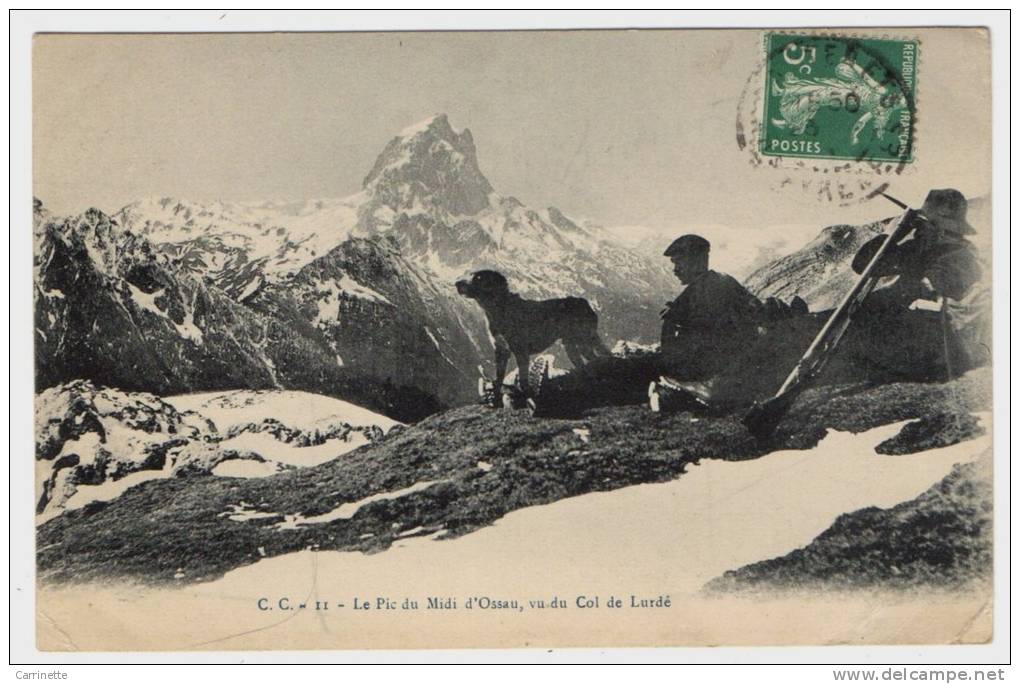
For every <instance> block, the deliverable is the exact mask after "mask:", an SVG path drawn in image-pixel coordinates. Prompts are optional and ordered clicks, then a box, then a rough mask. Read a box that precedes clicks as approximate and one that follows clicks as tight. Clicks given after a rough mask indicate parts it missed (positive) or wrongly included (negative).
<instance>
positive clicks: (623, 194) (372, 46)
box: [33, 29, 991, 239]
mask: <svg viewBox="0 0 1020 684" xmlns="http://www.w3.org/2000/svg"><path fill="white" fill-rule="evenodd" d="M899 31H902V29H900V30H899ZM913 35H916V36H919V37H920V38H921V42H922V47H921V59H920V62H919V64H918V71H917V73H918V89H919V92H918V119H919V132H918V143H917V161H916V162H915V163H914V164H913V165H912V166H911V167H910V168H909V169H908V170H907V172H906V173H904V174H903V175H902V176H898V177H896V178H895V179H893V180H892V181H891V187H890V192H892V193H894V194H896V195H898V196H900V197H901V198H902V199H904V200H905V201H907V202H909V203H912V204H919V203H920V202H921V201H922V200H923V197H924V194H925V193H926V192H927V190H928V189H929V188H931V187H947V186H952V187H957V188H959V189H960V190H962V191H963V192H964V193H965V194H967V195H968V196H976V195H983V194H988V192H989V190H990V182H991V175H990V174H991V171H990V169H991V152H990V104H989V99H990V84H989V73H988V71H989V64H990V57H989V53H988V43H987V35H986V34H985V33H983V32H982V31H980V30H977V29H972V30H965V31H961V32H956V33H953V32H952V31H950V30H939V29H933V30H932V29H929V30H917V31H915V32H914V34H912V36H913ZM760 45H761V35H760V33H759V32H757V31H729V32H722V31H710V30H700V31H699V30H694V31H572V32H514V33H388V34H380V33H361V34H337V33H333V34H326V33H322V34H220V35H216V34H199V35H130V34H125V35H113V36H110V35H107V36H103V35H40V36H37V37H36V38H35V44H34V50H33V60H34V61H33V127H34V128H33V146H34V153H33V157H34V162H33V165H34V170H33V185H34V194H35V195H36V196H37V197H39V198H40V199H41V200H42V201H43V203H44V205H46V206H47V207H49V208H50V209H51V210H52V211H54V212H55V213H58V214H62V213H73V212H78V211H82V210H84V209H85V208H88V207H90V206H96V207H99V208H100V209H103V210H105V211H115V210H116V209H118V208H120V207H121V206H124V205H125V204H128V203H130V202H132V201H134V200H137V199H140V198H142V197H147V196H151V195H170V196H175V197H181V198H185V199H193V200H210V199H224V200H264V199H309V198H321V197H343V196H347V195H350V194H353V193H355V192H357V191H358V190H359V189H360V188H361V182H362V179H363V178H364V176H365V175H366V174H367V173H368V171H369V170H370V169H371V167H372V164H373V162H374V161H375V158H376V156H377V155H378V154H379V152H381V151H382V149H383V147H384V146H385V144H386V143H387V142H388V141H389V140H390V139H391V138H392V137H393V136H394V135H396V134H397V132H399V131H400V130H401V129H403V128H405V127H406V126H408V125H409V124H412V123H414V122H416V121H419V120H421V119H424V118H426V117H428V116H430V115H432V114H435V113H439V112H445V113H446V114H448V116H449V119H450V122H451V124H452V125H453V126H454V127H455V128H457V129H462V128H469V129H470V130H471V132H472V135H473V137H474V140H475V144H476V146H477V148H478V157H479V165H480V167H481V169H482V172H483V173H484V174H485V175H486V176H487V177H488V178H489V180H490V182H491V183H492V185H493V186H494V187H495V188H496V189H497V191H499V192H500V193H502V194H505V195H513V196H516V197H518V198H519V199H520V200H522V201H523V202H525V203H526V204H528V205H531V206H534V207H545V206H556V207H558V208H560V209H561V210H562V211H563V212H564V213H566V214H567V215H568V216H572V217H576V218H585V219H589V220H591V221H594V222H597V223H600V224H603V225H607V226H637V227H640V229H641V230H648V231H652V232H654V233H661V234H664V235H665V234H676V233H678V232H683V231H688V230H696V229H697V227H698V226H699V225H712V226H722V227H725V228H726V229H728V230H731V231H752V230H762V229H766V230H770V231H779V233H777V234H782V233H783V232H784V231H786V232H789V233H797V234H800V233H804V234H806V233H807V232H817V229H818V227H821V226H825V225H832V224H836V223H860V222H863V221H868V220H873V219H876V218H881V217H884V216H888V215H890V214H892V213H895V210H892V209H891V205H889V204H887V203H885V202H884V200H879V201H872V202H869V203H867V204H863V205H854V206H851V207H840V206H836V205H834V204H832V203H830V202H825V201H820V200H818V199H817V198H816V197H815V195H814V194H813V193H809V192H804V191H803V190H802V189H801V184H800V180H802V179H800V178H798V177H796V176H794V180H795V181H797V182H793V183H787V184H785V185H783V184H782V181H783V180H784V178H786V177H788V173H785V172H780V171H779V170H777V169H767V168H756V167H754V166H752V165H751V163H750V162H749V156H748V154H747V152H746V151H742V150H740V149H739V148H738V146H737V144H736V137H735V129H736V118H737V108H738V103H739V102H740V99H741V93H742V91H743V89H744V86H745V84H746V83H747V82H748V79H749V77H750V76H751V74H752V72H753V71H754V69H755V67H756V66H757V64H758V63H759V62H760V61H761V59H762V55H761V48H760ZM964 54H965V55H967V58H966V59H961V58H960V55H964ZM752 104H754V105H758V103H752ZM805 180H808V181H811V180H816V179H813V178H807V179H805ZM738 234H741V233H740V232H738ZM759 239H764V238H759Z"/></svg>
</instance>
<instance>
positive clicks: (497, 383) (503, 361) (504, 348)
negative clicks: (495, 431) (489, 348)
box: [492, 337, 510, 406]
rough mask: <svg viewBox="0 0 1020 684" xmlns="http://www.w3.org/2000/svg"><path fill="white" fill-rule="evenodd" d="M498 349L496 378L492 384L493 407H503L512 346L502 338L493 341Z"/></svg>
mask: <svg viewBox="0 0 1020 684" xmlns="http://www.w3.org/2000/svg"><path fill="white" fill-rule="evenodd" d="M493 345H494V346H495V347H496V377H495V379H494V380H493V382H492V390H493V392H492V405H493V406H502V396H503V378H505V377H506V365H507V363H508V362H509V361H510V345H508V344H507V343H506V340H505V339H503V338H502V337H497V338H496V339H494V340H493Z"/></svg>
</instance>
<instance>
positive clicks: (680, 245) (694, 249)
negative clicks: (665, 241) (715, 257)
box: [662, 233, 711, 257]
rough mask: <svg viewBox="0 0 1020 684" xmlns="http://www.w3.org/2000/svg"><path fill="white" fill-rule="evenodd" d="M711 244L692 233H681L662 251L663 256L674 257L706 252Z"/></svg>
mask: <svg viewBox="0 0 1020 684" xmlns="http://www.w3.org/2000/svg"><path fill="white" fill-rule="evenodd" d="M710 247H711V244H710V243H709V242H708V240H706V239H705V238H703V237H701V236H700V235H695V234H694V233H689V234H688V235H681V236H680V237H678V238H677V239H676V240H673V243H672V244H671V245H670V246H669V247H667V248H666V251H665V252H663V253H662V255H663V256H668V257H675V256H682V255H687V254H708V250H709V248H710Z"/></svg>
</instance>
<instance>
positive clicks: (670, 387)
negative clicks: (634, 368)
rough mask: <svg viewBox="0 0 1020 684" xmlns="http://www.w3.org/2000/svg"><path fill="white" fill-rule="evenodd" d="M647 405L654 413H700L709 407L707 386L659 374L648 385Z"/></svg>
mask: <svg viewBox="0 0 1020 684" xmlns="http://www.w3.org/2000/svg"><path fill="white" fill-rule="evenodd" d="M648 407H649V408H651V409H652V411H654V412H655V413H663V414H666V415H669V414H672V413H683V412H684V411H691V412H695V413H700V412H704V411H707V410H708V409H709V404H708V393H707V388H705V386H704V385H700V384H696V383H681V382H680V381H679V380H675V379H673V378H670V377H667V376H665V375H663V376H661V377H660V378H659V379H658V380H654V381H652V383H651V384H650V385H648Z"/></svg>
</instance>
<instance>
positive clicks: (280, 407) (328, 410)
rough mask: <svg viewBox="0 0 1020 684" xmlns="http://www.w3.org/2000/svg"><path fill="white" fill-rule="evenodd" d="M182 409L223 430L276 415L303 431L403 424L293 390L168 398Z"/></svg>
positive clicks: (377, 414)
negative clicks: (333, 425)
mask: <svg viewBox="0 0 1020 684" xmlns="http://www.w3.org/2000/svg"><path fill="white" fill-rule="evenodd" d="M164 401H166V402H167V403H168V404H170V405H172V406H173V407H174V408H176V409H177V410H178V411H195V412H196V413H200V414H202V415H203V416H205V417H206V418H208V419H210V420H211V421H213V423H215V424H216V428H217V429H218V430H219V431H220V432H222V433H225V432H228V431H229V430H230V429H231V428H235V427H241V426H244V425H248V424H249V423H260V422H262V420H264V419H265V418H275V419H276V420H279V421H280V422H281V423H284V424H285V425H288V426H290V427H292V428H297V429H299V430H305V431H310V430H314V429H316V428H317V427H321V426H322V425H324V424H327V423H330V422H340V421H342V422H345V423H347V424H349V425H352V426H354V427H368V426H371V425H376V426H378V427H379V428H380V429H382V431H383V432H387V431H388V430H389V429H390V428H392V427H393V426H395V425H400V423H398V422H397V421H395V420H393V419H392V418H387V417H386V416H384V415H382V414H379V413H375V412H374V411H370V410H369V409H366V408H362V407H361V406H357V405H356V404H352V403H350V402H348V401H344V400H342V399H334V398H332V397H326V396H323V395H321V394H313V393H311V392H299V391H293V390H227V391H217V392H200V393H196V394H179V395H176V396H172V397H166V398H165V399H164Z"/></svg>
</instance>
